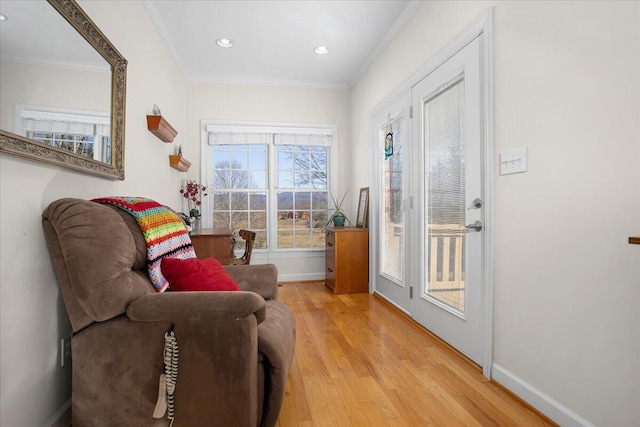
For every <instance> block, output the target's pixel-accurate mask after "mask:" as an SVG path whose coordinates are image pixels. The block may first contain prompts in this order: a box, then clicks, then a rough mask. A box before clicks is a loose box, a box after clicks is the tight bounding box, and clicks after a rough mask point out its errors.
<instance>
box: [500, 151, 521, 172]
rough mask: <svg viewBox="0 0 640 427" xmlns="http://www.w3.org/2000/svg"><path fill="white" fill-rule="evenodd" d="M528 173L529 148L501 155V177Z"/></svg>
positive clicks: (505, 152)
mask: <svg viewBox="0 0 640 427" xmlns="http://www.w3.org/2000/svg"><path fill="white" fill-rule="evenodd" d="M526 171H527V147H522V148H517V149H515V150H511V151H504V152H502V153H500V175H510V174H512V173H522V172H526Z"/></svg>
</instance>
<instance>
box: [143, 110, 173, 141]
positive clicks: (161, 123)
mask: <svg viewBox="0 0 640 427" xmlns="http://www.w3.org/2000/svg"><path fill="white" fill-rule="evenodd" d="M147 128H148V129H149V131H150V132H151V133H152V134H154V135H155V136H157V137H158V138H160V140H161V141H164V142H173V139H174V138H175V137H176V135H177V134H178V131H176V130H175V129H174V128H173V126H171V125H170V124H169V122H168V121H166V120H165V119H164V118H163V117H162V116H147Z"/></svg>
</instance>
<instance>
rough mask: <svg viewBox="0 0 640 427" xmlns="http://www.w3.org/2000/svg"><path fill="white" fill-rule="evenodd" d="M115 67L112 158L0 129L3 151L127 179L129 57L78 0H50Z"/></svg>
mask: <svg viewBox="0 0 640 427" xmlns="http://www.w3.org/2000/svg"><path fill="white" fill-rule="evenodd" d="M47 1H48V2H49V4H51V5H52V6H53V7H54V8H55V9H56V10H57V11H58V12H59V13H60V15H62V17H63V18H64V19H66V20H67V21H68V22H69V23H70V24H71V25H72V26H73V28H75V29H76V31H78V33H79V34H80V35H81V36H82V37H84V39H85V40H86V41H87V42H89V44H91V46H93V48H94V49H95V50H96V51H97V52H98V53H99V54H100V55H101V56H102V57H103V58H104V59H105V61H107V62H108V63H109V65H110V66H111V144H112V145H111V161H110V163H108V164H107V163H103V162H100V161H97V160H93V159H90V158H87V157H83V156H81V155H78V154H74V153H71V152H69V151H65V150H63V149H60V148H57V147H52V146H49V145H46V144H44V143H41V142H37V141H34V140H31V139H28V138H25V137H23V136H20V135H16V134H14V133H12V132H7V131H4V130H0V152H2V153H8V154H12V155H16V156H20V157H24V158H27V159H32V160H37V161H41V162H45V163H51V164H54V165H58V166H64V167H66V168H70V169H74V170H79V171H82V172H86V173H89V174H93V175H99V176H103V177H107V178H112V179H120V180H123V179H124V131H125V128H124V125H125V96H126V80H127V60H126V59H125V58H124V57H123V56H122V55H121V54H120V52H118V51H117V50H116V48H115V47H114V46H113V45H112V44H111V42H109V40H108V39H107V37H105V35H104V34H103V33H102V32H101V31H100V29H99V28H98V27H97V26H96V24H95V23H94V22H93V21H92V20H91V19H90V18H89V17H88V16H87V14H86V13H85V12H84V11H83V10H82V9H81V8H80V6H79V5H78V4H77V3H76V2H75V0H47Z"/></svg>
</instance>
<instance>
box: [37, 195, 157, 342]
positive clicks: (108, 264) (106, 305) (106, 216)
mask: <svg viewBox="0 0 640 427" xmlns="http://www.w3.org/2000/svg"><path fill="white" fill-rule="evenodd" d="M42 227H43V230H44V235H45V239H46V241H47V246H48V248H49V255H50V257H51V263H52V265H53V269H54V272H55V275H56V278H57V280H58V285H59V286H60V290H61V292H62V297H63V299H64V302H65V305H66V307H67V312H68V314H69V320H70V321H71V326H72V328H73V330H74V332H78V331H80V330H81V329H84V328H86V327H87V326H89V325H91V324H92V323H94V322H99V321H104V320H108V319H111V318H114V317H117V316H120V315H122V314H124V313H125V312H126V309H127V307H128V306H129V304H130V303H131V302H132V301H134V300H136V299H137V298H139V297H140V296H142V295H144V294H147V293H154V292H155V290H154V289H153V286H152V284H151V281H150V280H149V276H148V273H147V267H146V256H147V248H146V243H145V241H144V237H143V235H142V232H141V231H140V228H139V227H138V224H137V223H136V221H135V219H134V218H133V217H132V216H131V215H129V214H128V213H126V212H124V211H121V210H120V209H118V208H116V207H111V206H107V205H102V204H99V203H94V202H91V201H88V200H82V199H71V198H67V199H60V200H57V201H55V202H53V203H51V204H50V205H49V206H48V207H47V208H46V209H45V211H44V212H43V214H42Z"/></svg>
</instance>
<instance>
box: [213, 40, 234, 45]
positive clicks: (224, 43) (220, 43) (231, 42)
mask: <svg viewBox="0 0 640 427" xmlns="http://www.w3.org/2000/svg"><path fill="white" fill-rule="evenodd" d="M216 44H217V45H218V46H220V47H231V46H233V40H229V39H218V40H216Z"/></svg>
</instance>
